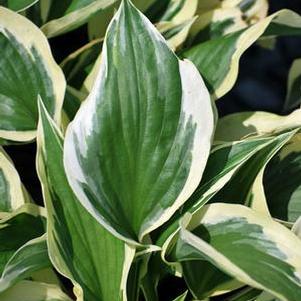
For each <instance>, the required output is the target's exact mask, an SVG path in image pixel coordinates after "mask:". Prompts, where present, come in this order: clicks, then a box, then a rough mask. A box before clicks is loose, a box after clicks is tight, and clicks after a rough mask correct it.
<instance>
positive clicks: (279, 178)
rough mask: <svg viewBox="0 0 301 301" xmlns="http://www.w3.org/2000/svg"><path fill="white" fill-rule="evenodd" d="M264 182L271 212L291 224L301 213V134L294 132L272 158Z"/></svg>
mask: <svg viewBox="0 0 301 301" xmlns="http://www.w3.org/2000/svg"><path fill="white" fill-rule="evenodd" d="M263 181H264V193H265V197H266V200H267V205H268V208H269V211H270V213H271V215H272V216H273V217H275V218H278V219H280V220H283V221H288V222H290V223H294V222H295V221H296V220H297V219H298V218H299V217H300V216H301V134H296V135H295V136H294V137H293V138H292V139H291V140H290V141H289V142H288V143H287V144H286V145H285V146H284V147H283V148H282V149H281V150H280V151H279V152H278V153H277V155H276V156H275V157H274V158H273V159H272V160H271V162H270V163H269V164H268V165H267V167H266V169H265V172H264V176H263Z"/></svg>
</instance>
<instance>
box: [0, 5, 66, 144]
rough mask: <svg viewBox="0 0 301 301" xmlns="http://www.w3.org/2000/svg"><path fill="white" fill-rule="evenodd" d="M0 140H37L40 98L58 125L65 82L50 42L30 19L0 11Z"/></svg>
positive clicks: (1, 9)
mask: <svg viewBox="0 0 301 301" xmlns="http://www.w3.org/2000/svg"><path fill="white" fill-rule="evenodd" d="M0 27H1V29H0V47H1V49H3V52H2V55H1V59H0V67H1V69H2V70H5V72H2V73H1V74H0V137H1V138H4V139H8V140H13V141H30V140H32V139H34V138H35V135H36V127H37V122H38V106H37V98H38V95H40V96H41V97H42V98H43V101H44V104H45V106H46V107H47V109H48V110H49V112H50V113H51V116H54V118H55V119H56V120H57V121H58V122H59V120H60V115H61V108H62V105H63V98H64V93H65V79H64V75H63V73H62V71H61V69H60V68H59V67H58V65H57V64H56V63H55V61H54V59H53V57H52V54H51V51H50V48H49V45H48V42H47V39H46V38H45V36H44V35H43V33H42V32H41V31H40V30H39V29H38V28H37V27H36V26H35V25H34V24H33V23H31V22H30V21H29V20H28V19H26V18H25V17H23V16H21V15H19V14H17V13H15V12H12V11H10V10H8V9H6V8H4V7H0Z"/></svg>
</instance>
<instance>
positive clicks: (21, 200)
mask: <svg viewBox="0 0 301 301" xmlns="http://www.w3.org/2000/svg"><path fill="white" fill-rule="evenodd" d="M26 202H28V196H27V194H26V191H25V189H24V188H23V187H22V183H21V180H20V177H19V174H18V172H17V170H16V169H15V167H14V164H13V163H12V161H11V160H10V158H9V157H8V155H7V154H6V152H5V151H4V149H3V148H2V147H0V212H11V211H14V210H16V209H18V208H19V207H21V206H22V205H24V204H25V203H26Z"/></svg>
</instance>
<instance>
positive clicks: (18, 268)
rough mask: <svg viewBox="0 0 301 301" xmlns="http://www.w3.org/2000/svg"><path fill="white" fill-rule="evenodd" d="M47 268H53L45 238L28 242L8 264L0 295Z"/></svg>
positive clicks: (3, 275)
mask: <svg viewBox="0 0 301 301" xmlns="http://www.w3.org/2000/svg"><path fill="white" fill-rule="evenodd" d="M25 226H27V225H25ZM46 267H51V262H50V260H49V257H48V252H47V244H46V238H45V236H42V237H38V238H35V239H32V240H30V241H28V242H27V243H26V244H24V245H23V246H22V247H21V248H20V249H18V250H17V251H16V252H15V253H14V254H13V255H12V257H11V258H10V259H9V261H8V262H7V263H6V265H5V267H4V269H3V272H2V275H1V277H0V295H1V293H2V292H4V291H5V290H7V289H8V288H10V287H12V286H13V285H14V284H16V283H18V282H19V281H21V280H23V279H25V278H28V277H29V276H31V275H32V274H33V273H34V272H36V271H39V270H42V269H45V268H46Z"/></svg>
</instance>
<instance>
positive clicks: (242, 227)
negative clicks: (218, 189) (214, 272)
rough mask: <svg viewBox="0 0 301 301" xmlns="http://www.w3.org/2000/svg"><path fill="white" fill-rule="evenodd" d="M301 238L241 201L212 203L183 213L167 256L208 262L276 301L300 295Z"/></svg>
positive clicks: (291, 298)
mask: <svg viewBox="0 0 301 301" xmlns="http://www.w3.org/2000/svg"><path fill="white" fill-rule="evenodd" d="M300 254H301V242H300V240H299V238H298V237H297V236H295V235H294V234H293V233H292V232H291V231H289V230H288V229H286V228H285V227H284V226H282V225H280V224H279V223H277V222H275V221H273V220H272V219H271V218H268V217H265V216H263V215H261V214H258V213H256V212H255V211H253V210H251V209H248V208H247V207H245V206H240V205H228V204H212V205H208V206H206V207H204V209H203V211H202V212H200V213H199V214H197V215H194V216H193V217H192V218H191V219H190V217H188V216H186V218H185V219H184V220H183V221H182V228H181V231H180V234H179V237H178V238H177V240H176V244H175V246H174V247H173V252H172V257H173V258H174V259H176V260H179V261H186V260H208V261H209V262H211V263H212V264H213V265H215V266H216V267H217V268H219V269H221V270H223V271H224V272H225V273H227V274H229V275H231V276H233V277H235V278H236V279H238V280H240V281H241V282H244V283H246V284H249V285H251V286H253V287H255V288H258V289H263V290H266V291H268V292H270V293H272V294H273V295H274V296H276V297H278V298H279V299H281V300H286V301H297V300H299V299H300V297H301V277H300V269H301V265H300Z"/></svg>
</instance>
